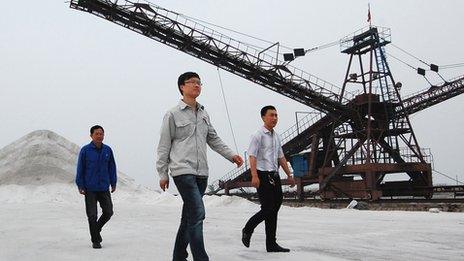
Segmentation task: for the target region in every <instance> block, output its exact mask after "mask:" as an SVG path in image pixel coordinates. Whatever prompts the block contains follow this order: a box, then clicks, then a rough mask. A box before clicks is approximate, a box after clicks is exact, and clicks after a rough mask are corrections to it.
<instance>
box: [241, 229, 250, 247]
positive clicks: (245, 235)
mask: <svg viewBox="0 0 464 261" xmlns="http://www.w3.org/2000/svg"><path fill="white" fill-rule="evenodd" d="M250 240H251V233H246V232H245V229H242V243H243V245H244V246H246V247H250Z"/></svg>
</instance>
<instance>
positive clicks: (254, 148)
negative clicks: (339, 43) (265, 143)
mask: <svg viewBox="0 0 464 261" xmlns="http://www.w3.org/2000/svg"><path fill="white" fill-rule="evenodd" d="M260 146H261V138H260V136H259V135H258V133H255V134H253V135H252V136H251V141H250V145H249V146H248V151H247V152H248V155H250V156H253V157H255V158H257V157H258V151H259V147H260Z"/></svg>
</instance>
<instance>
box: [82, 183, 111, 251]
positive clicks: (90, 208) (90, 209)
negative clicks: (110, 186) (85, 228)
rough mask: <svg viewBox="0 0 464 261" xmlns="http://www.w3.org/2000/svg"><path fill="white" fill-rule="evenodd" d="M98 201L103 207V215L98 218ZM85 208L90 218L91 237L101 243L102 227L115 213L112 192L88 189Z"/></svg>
mask: <svg viewBox="0 0 464 261" xmlns="http://www.w3.org/2000/svg"><path fill="white" fill-rule="evenodd" d="M97 202H99V203H100V207H101V209H102V215H101V216H100V218H98V219H97V217H98V211H97ZM85 210H86V212H87V218H88V220H89V229H90V237H91V240H92V243H100V242H101V236H100V232H101V229H102V227H103V226H104V225H105V224H106V222H108V221H109V220H110V218H111V216H112V215H113V202H112V201H111V193H110V192H109V191H86V192H85Z"/></svg>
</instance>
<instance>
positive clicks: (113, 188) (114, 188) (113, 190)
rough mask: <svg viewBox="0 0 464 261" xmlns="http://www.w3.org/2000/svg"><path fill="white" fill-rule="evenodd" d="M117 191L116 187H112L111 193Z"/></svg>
mask: <svg viewBox="0 0 464 261" xmlns="http://www.w3.org/2000/svg"><path fill="white" fill-rule="evenodd" d="M115 191H116V185H114V186H111V193H113V192H115Z"/></svg>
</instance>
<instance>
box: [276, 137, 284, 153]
mask: <svg viewBox="0 0 464 261" xmlns="http://www.w3.org/2000/svg"><path fill="white" fill-rule="evenodd" d="M277 140H278V141H279V154H278V155H279V159H281V158H285V154H284V150H283V149H282V140H281V139H280V137H279V136H277Z"/></svg>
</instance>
